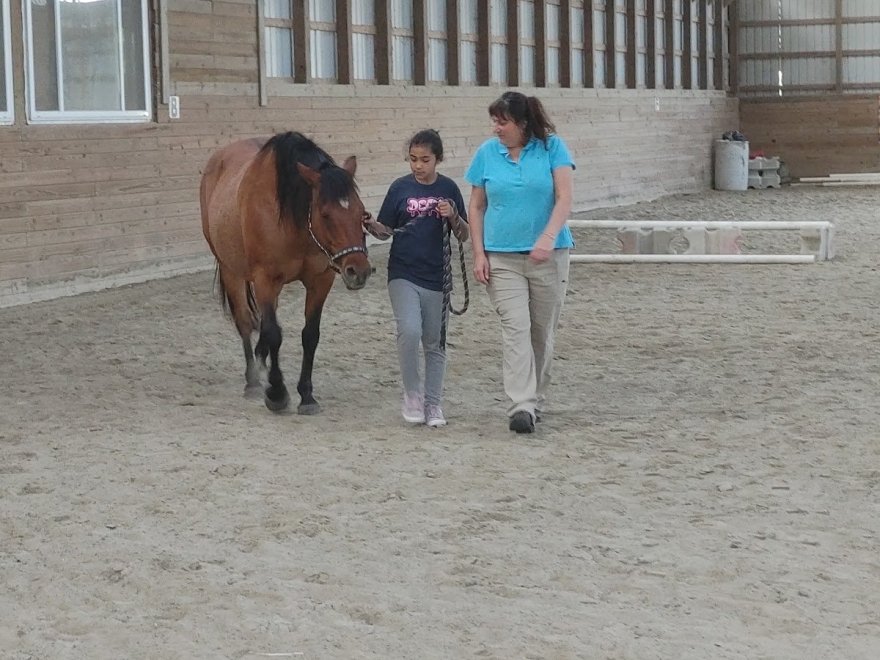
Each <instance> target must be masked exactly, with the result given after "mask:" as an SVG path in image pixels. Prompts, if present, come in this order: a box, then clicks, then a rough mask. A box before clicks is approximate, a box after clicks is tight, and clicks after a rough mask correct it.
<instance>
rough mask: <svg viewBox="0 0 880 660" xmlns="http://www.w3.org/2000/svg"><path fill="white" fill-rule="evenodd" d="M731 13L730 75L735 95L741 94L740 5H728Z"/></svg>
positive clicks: (728, 45) (729, 39) (728, 48)
mask: <svg viewBox="0 0 880 660" xmlns="http://www.w3.org/2000/svg"><path fill="white" fill-rule="evenodd" d="M727 11H728V12H730V13H729V16H728V18H729V21H730V23H729V26H730V29H729V31H728V35H729V36H728V44H727V52H728V53H730V59H729V60H728V74H727V75H728V76H729V80H730V91H731V93H733V95H734V96H736V95H737V94H739V5H735V4H734V5H728V6H727Z"/></svg>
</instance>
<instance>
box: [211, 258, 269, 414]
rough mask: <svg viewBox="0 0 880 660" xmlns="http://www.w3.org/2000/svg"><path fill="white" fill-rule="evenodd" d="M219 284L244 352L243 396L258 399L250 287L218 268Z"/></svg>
mask: <svg viewBox="0 0 880 660" xmlns="http://www.w3.org/2000/svg"><path fill="white" fill-rule="evenodd" d="M219 271H220V273H219V275H220V284H221V288H222V292H223V295H224V297H225V298H224V299H225V302H226V305H227V306H228V308H229V313H230V314H231V315H232V320H233V322H234V323H235V329H236V330H238V334H239V336H240V337H241V347H242V350H243V351H244V364H245V367H244V378H245V386H244V395H245V396H246V397H247V398H249V399H253V398H258V397H259V396H260V395H261V394H262V393H263V386H262V384H261V383H260V370H259V367H258V365H257V363H256V361H255V360H254V350H253V348H252V345H251V334H252V333H253V332H254V331H255V330H256V329H257V312H256V304H255V302H254V298H253V295H252V294H251V289H250V285H249V284H248V283H247V282H245V281H244V280H243V279H241V278H238V277H235V276H234V275H230V274H229V271H228V270H226V269H224V268H222V267H220V268H219Z"/></svg>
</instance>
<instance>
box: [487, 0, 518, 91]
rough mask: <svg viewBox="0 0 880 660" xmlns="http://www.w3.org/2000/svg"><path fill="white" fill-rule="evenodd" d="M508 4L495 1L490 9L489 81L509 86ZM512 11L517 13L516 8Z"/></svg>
mask: <svg viewBox="0 0 880 660" xmlns="http://www.w3.org/2000/svg"><path fill="white" fill-rule="evenodd" d="M507 2H508V0H495V1H494V2H492V3H491V6H490V7H489V25H490V30H489V40H490V43H489V53H490V60H489V81H490V82H491V83H495V84H500V85H506V84H507V11H508V8H507ZM510 2H511V3H514V2H516V0H510ZM510 9H511V10H512V11H516V6H515V5H514V6H512V7H511V8H510Z"/></svg>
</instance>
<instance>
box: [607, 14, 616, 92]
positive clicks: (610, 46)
mask: <svg viewBox="0 0 880 660" xmlns="http://www.w3.org/2000/svg"><path fill="white" fill-rule="evenodd" d="M616 13H617V12H616V11H615V3H614V0H610V1H609V2H606V3H605V87H607V88H608V89H613V88H614V87H617V76H616V73H617V66H616V65H617V39H616V38H615V31H614V18H615V15H616Z"/></svg>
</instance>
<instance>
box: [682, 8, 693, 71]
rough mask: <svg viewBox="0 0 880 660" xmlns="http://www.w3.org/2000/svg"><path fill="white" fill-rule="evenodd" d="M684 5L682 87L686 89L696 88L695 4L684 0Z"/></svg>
mask: <svg viewBox="0 0 880 660" xmlns="http://www.w3.org/2000/svg"><path fill="white" fill-rule="evenodd" d="M681 4H682V17H681V22H682V27H683V28H684V30H683V31H682V32H683V33H682V37H681V86H682V88H684V89H693V88H694V63H693V56H694V48H693V44H692V42H691V40H692V39H693V31H694V18H693V3H692V2H691V0H683V2H682V3H681Z"/></svg>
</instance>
